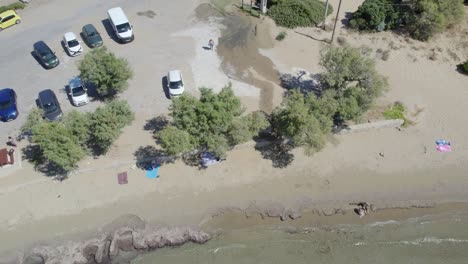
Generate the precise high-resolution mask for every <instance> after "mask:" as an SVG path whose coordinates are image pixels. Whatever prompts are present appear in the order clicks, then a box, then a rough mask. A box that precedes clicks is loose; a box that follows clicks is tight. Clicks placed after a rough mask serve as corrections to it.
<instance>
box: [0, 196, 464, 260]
mask: <svg viewBox="0 0 468 264" xmlns="http://www.w3.org/2000/svg"><path fill="white" fill-rule="evenodd" d="M354 207H355V206H353V205H347V206H343V207H341V208H330V207H326V208H320V207H313V208H312V207H310V208H302V209H297V207H296V208H286V207H283V206H281V204H279V203H274V204H271V205H270V206H269V207H268V206H267V207H261V206H250V207H248V208H244V209H239V208H230V209H224V210H220V211H218V212H217V213H215V214H213V215H210V216H206V218H205V219H208V220H205V221H203V222H202V223H200V224H199V225H198V226H197V225H188V226H177V227H161V226H158V227H155V226H152V225H151V224H150V223H145V221H143V220H142V219H140V218H139V217H138V216H131V215H126V216H122V217H120V218H119V219H116V220H114V221H113V223H110V224H108V225H107V227H105V228H103V230H102V231H101V232H99V233H98V234H95V235H93V236H91V237H87V238H81V239H77V237H76V236H75V237H74V236H66V237H64V238H62V241H61V242H59V243H57V241H55V242H56V243H57V244H56V245H35V246H32V247H31V248H29V249H25V250H23V251H18V250H15V251H10V252H6V253H5V252H4V253H2V254H0V263H9V264H10V263H11V264H13V263H14V264H16V263H18V264H21V263H26V262H23V260H25V259H26V258H28V257H30V256H34V257H35V258H36V259H41V258H42V259H44V260H56V261H57V260H58V261H72V260H73V261H76V263H94V262H93V261H97V259H99V261H97V263H107V262H105V261H106V259H108V260H110V261H112V263H127V262H128V261H131V260H134V259H136V258H137V257H139V256H141V255H144V254H146V253H150V252H152V251H154V250H156V249H159V248H164V247H171V248H176V247H178V246H181V245H183V244H185V243H187V242H192V243H196V244H204V243H206V242H208V241H209V240H211V239H212V238H215V237H217V236H219V235H222V234H224V233H229V232H232V231H235V230H239V229H249V228H261V229H265V228H266V229H267V230H279V231H281V232H286V233H289V234H296V233H303V232H310V230H313V229H314V228H320V229H323V228H339V226H342V225H346V226H349V225H365V226H371V227H372V226H380V225H385V224H398V223H401V222H404V221H408V220H410V219H421V218H427V217H430V218H438V219H440V218H447V217H453V216H455V215H457V214H463V213H464V214H466V213H468V202H449V203H440V204H436V203H434V202H427V201H411V202H401V203H395V204H394V205H390V206H389V205H386V206H383V205H377V204H371V208H372V209H371V210H370V212H369V214H368V215H366V216H364V217H363V218H360V217H359V216H358V215H357V214H355V213H354V211H353V208H354ZM132 237H133V238H132ZM103 245H105V246H107V247H108V249H107V251H106V250H103V249H102V246H103ZM93 252H94V253H93ZM96 252H98V253H97V254H96ZM99 252H101V253H99ZM102 252H104V255H103V253H102ZM95 258H96V259H95Z"/></svg>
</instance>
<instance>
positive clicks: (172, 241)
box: [164, 228, 189, 246]
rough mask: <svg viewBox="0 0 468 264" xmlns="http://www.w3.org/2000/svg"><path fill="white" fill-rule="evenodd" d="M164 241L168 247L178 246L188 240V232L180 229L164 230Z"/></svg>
mask: <svg viewBox="0 0 468 264" xmlns="http://www.w3.org/2000/svg"><path fill="white" fill-rule="evenodd" d="M166 231H167V232H166V234H165V236H164V237H165V239H166V240H167V241H168V243H169V246H180V245H182V244H184V243H185V242H187V241H188V240H189V236H188V232H187V230H186V229H182V228H171V229H166Z"/></svg>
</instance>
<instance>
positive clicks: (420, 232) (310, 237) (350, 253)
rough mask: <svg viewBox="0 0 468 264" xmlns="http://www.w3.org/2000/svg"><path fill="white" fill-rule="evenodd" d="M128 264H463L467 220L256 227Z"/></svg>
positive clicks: (466, 260) (457, 217) (467, 250)
mask: <svg viewBox="0 0 468 264" xmlns="http://www.w3.org/2000/svg"><path fill="white" fill-rule="evenodd" d="M132 263H134V264H150V263H172V264H178V263H223V264H231V263H232V264H234V263H236V264H244V263H245V264H247V263H249V264H250V263H282V264H284V263H287V264H296V263H330V264H331V263H347V264H350V263H364V264H371V263H372V264H378V263H385V264H386V263H388V264H390V263H391V264H398V263H402V264H403V263H404V264H408V263H411V264H441V263H450V264H452V263H453V264H456V263H460V264H462V263H463V264H466V263H468V217H467V215H461V214H460V215H450V216H444V217H440V216H437V217H434V216H429V217H422V218H417V219H409V220H405V221H402V222H397V221H388V222H377V223H373V224H368V225H340V226H320V227H318V226H316V227H310V228H306V229H302V230H301V232H299V233H295V234H291V233H288V232H286V231H285V230H278V229H274V228H273V227H268V226H259V227H255V228H247V229H238V230H233V231H229V232H226V233H223V234H222V235H220V236H218V237H216V238H214V239H212V240H211V241H209V242H208V243H206V244H204V245H194V244H187V245H184V246H182V247H179V248H168V249H161V250H158V251H155V252H153V253H150V254H147V255H143V256H141V257H140V258H138V259H137V260H135V261H134V262H132Z"/></svg>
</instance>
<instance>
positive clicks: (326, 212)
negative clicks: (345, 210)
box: [322, 208, 336, 216]
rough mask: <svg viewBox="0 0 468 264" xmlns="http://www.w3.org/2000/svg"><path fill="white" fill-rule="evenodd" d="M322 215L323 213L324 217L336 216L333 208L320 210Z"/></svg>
mask: <svg viewBox="0 0 468 264" xmlns="http://www.w3.org/2000/svg"><path fill="white" fill-rule="evenodd" d="M322 213H323V215H325V216H331V215H334V214H336V209H334V208H326V209H322Z"/></svg>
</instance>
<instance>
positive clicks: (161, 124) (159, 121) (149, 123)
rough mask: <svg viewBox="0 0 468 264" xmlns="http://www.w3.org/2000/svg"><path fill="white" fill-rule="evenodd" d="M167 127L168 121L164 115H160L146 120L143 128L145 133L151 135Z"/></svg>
mask: <svg viewBox="0 0 468 264" xmlns="http://www.w3.org/2000/svg"><path fill="white" fill-rule="evenodd" d="M167 125H169V119H168V118H167V116H165V115H160V116H157V117H153V118H151V119H149V120H146V123H145V126H144V127H143V128H144V129H145V130H147V131H151V132H152V133H155V132H159V131H161V130H163V129H164V128H165V127H166V126H167Z"/></svg>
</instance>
